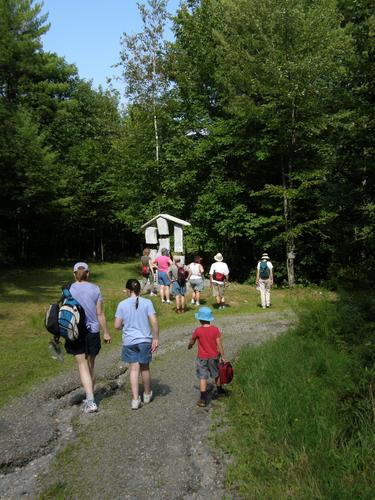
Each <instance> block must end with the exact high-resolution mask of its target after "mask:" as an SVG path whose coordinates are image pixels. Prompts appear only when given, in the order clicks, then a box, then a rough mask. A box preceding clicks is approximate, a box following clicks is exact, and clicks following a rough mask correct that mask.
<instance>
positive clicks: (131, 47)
mask: <svg viewBox="0 0 375 500" xmlns="http://www.w3.org/2000/svg"><path fill="white" fill-rule="evenodd" d="M167 3H168V0H148V1H147V3H138V8H139V11H140V14H141V18H142V24H143V31H141V32H140V33H137V34H135V35H128V34H126V33H124V34H123V36H122V39H121V43H122V47H123V48H122V50H121V52H120V60H121V61H120V63H119V65H121V67H122V77H123V79H124V81H125V95H126V96H127V97H128V98H130V100H131V102H132V103H133V104H136V105H139V106H142V107H143V108H144V109H148V110H150V111H151V113H152V119H153V125H154V141H155V142H154V144H155V161H156V163H158V162H159V153H160V139H159V125H158V107H159V105H160V97H161V96H162V95H163V93H164V92H165V90H166V88H167V87H168V81H167V80H166V78H165V69H164V54H165V45H166V42H165V40H164V38H163V35H164V27H165V23H166V20H167V18H168V14H167V10H166V9H167Z"/></svg>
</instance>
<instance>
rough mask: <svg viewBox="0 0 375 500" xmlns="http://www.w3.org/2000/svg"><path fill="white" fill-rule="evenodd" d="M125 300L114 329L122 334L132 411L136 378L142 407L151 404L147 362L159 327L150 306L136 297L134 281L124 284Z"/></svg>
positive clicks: (136, 404) (136, 396)
mask: <svg viewBox="0 0 375 500" xmlns="http://www.w3.org/2000/svg"><path fill="white" fill-rule="evenodd" d="M124 291H125V292H126V294H127V296H128V298H127V299H125V300H123V301H121V302H120V303H119V305H118V306H117V310H116V314H115V328H116V329H117V330H122V345H123V347H122V360H123V361H124V362H125V363H129V378H130V386H131V391H132V402H131V408H132V410H137V409H138V408H139V407H140V406H141V404H142V403H141V397H140V395H139V374H141V375H142V380H143V391H144V392H143V403H144V404H147V403H150V402H151V400H152V390H151V375H150V361H151V359H152V354H153V353H154V352H155V351H156V349H157V348H158V345H159V326H158V320H157V317H156V313H155V309H154V305H153V303H152V302H151V300H150V299H145V298H143V297H140V296H139V295H140V293H141V285H140V283H139V281H138V280H136V279H129V280H128V281H127V282H126V285H125V290H124Z"/></svg>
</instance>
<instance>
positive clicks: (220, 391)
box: [216, 386, 227, 398]
mask: <svg viewBox="0 0 375 500" xmlns="http://www.w3.org/2000/svg"><path fill="white" fill-rule="evenodd" d="M226 394H227V391H226V390H225V389H224V387H221V386H220V387H216V398H220V397H222V396H226Z"/></svg>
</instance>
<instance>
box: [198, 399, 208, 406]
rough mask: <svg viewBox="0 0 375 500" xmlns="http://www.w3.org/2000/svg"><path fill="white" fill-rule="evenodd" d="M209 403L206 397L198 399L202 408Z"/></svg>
mask: <svg viewBox="0 0 375 500" xmlns="http://www.w3.org/2000/svg"><path fill="white" fill-rule="evenodd" d="M206 405H207V403H206V401H205V400H204V399H198V401H197V406H200V407H201V408H204V407H205V406H206Z"/></svg>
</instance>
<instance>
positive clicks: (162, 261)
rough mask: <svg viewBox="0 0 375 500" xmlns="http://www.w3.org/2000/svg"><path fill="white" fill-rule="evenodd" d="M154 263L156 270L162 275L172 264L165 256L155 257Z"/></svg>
mask: <svg viewBox="0 0 375 500" xmlns="http://www.w3.org/2000/svg"><path fill="white" fill-rule="evenodd" d="M155 262H156V263H157V264H158V270H159V271H161V272H162V273H166V272H168V268H169V264H172V261H171V259H170V258H169V257H168V256H167V255H160V256H159V257H156V259H155Z"/></svg>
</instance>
